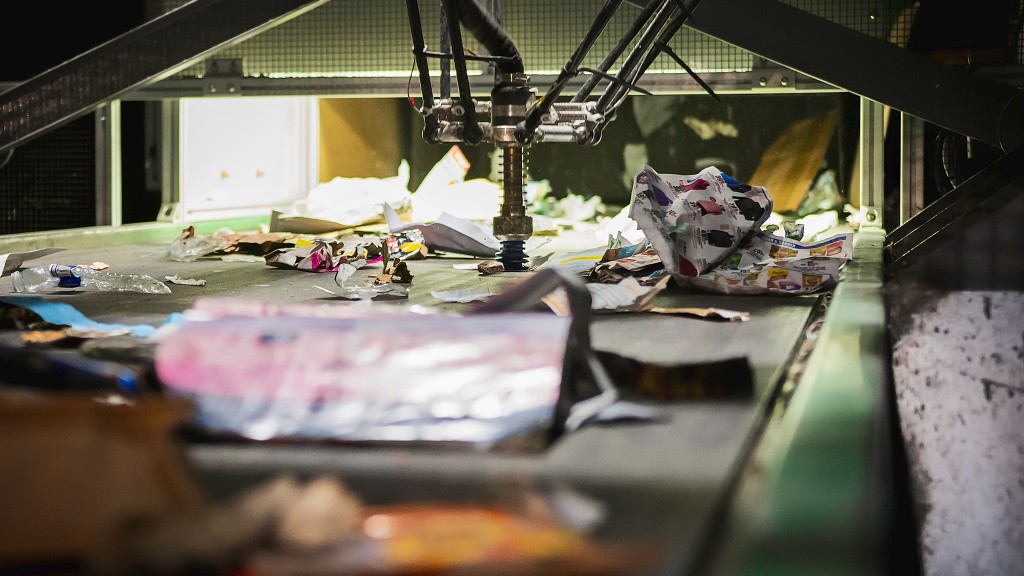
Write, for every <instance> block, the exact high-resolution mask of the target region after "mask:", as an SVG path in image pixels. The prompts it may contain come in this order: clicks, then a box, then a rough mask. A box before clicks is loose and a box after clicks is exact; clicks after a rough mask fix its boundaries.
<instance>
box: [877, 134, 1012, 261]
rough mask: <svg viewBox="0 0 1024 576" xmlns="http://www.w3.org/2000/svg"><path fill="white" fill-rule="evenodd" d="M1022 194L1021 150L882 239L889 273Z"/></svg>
mask: <svg viewBox="0 0 1024 576" xmlns="http://www.w3.org/2000/svg"><path fill="white" fill-rule="evenodd" d="M1022 194H1024V146H1019V147H1017V148H1016V149H1015V150H1013V151H1011V152H1010V153H1008V154H1006V155H1005V156H1003V157H1002V158H999V159H998V160H996V161H994V162H992V163H991V164H989V165H988V166H986V167H985V168H984V169H982V170H981V171H980V172H978V173H977V174H975V175H974V176H971V177H970V178H968V179H967V180H966V181H964V183H963V184H961V185H959V186H957V187H956V188H954V189H953V190H951V191H950V192H948V193H947V194H945V195H944V196H942V197H941V198H939V199H937V200H936V201H934V202H932V203H931V204H929V205H928V206H925V207H924V209H922V210H921V211H920V212H918V213H917V214H915V215H914V216H913V217H912V218H910V219H909V220H907V222H906V223H904V224H903V225H901V226H899V227H897V228H896V229H895V230H893V231H892V232H890V233H889V234H888V236H886V238H885V256H886V263H887V265H888V268H889V270H890V271H891V272H892V273H897V272H899V271H901V270H903V269H905V268H909V267H910V266H912V265H913V264H914V263H916V262H919V261H921V260H922V259H924V258H925V257H927V256H928V255H929V254H931V253H932V252H934V251H935V249H937V248H939V247H941V246H942V244H943V242H944V241H946V240H949V239H950V238H952V237H954V236H956V235H958V234H961V233H962V232H963V231H964V230H965V229H967V228H968V227H969V226H970V225H971V224H972V223H974V222H977V221H979V220H981V219H983V218H986V217H989V216H990V215H991V212H993V211H997V210H1000V207H1001V206H1003V205H1005V204H1007V203H1009V202H1012V201H1015V200H1017V199H1019V198H1020V197H1021V195H1022Z"/></svg>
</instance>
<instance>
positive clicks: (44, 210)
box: [0, 115, 96, 234]
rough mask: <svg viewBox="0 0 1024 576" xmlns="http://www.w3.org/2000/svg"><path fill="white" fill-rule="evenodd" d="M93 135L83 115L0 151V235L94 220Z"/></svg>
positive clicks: (91, 124) (89, 223)
mask: <svg viewBox="0 0 1024 576" xmlns="http://www.w3.org/2000/svg"><path fill="white" fill-rule="evenodd" d="M95 138H96V127H95V118H94V116H92V115H88V116H85V117H83V118H81V119H78V120H75V121H73V122H71V123H69V124H67V125H65V126H62V127H60V128H58V129H56V130H54V131H52V132H50V133H47V134H45V135H43V136H40V137H38V138H34V139H32V140H30V141H28V142H27V143H25V144H23V145H21V146H18V147H17V148H16V149H11V153H10V154H8V153H6V152H5V153H3V154H0V164H4V166H3V168H0V234H13V233H19V232H37V231H43V230H59V229H65V228H79V227H83V226H92V225H94V224H96V144H95ZM5 162H6V163H5Z"/></svg>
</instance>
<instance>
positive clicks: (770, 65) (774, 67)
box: [750, 56, 796, 91]
mask: <svg viewBox="0 0 1024 576" xmlns="http://www.w3.org/2000/svg"><path fill="white" fill-rule="evenodd" d="M750 88H751V90H754V91H759V90H771V91H780V90H796V72H795V71H793V70H790V69H789V68H786V67H785V66H781V65H779V64H777V63H775V62H772V61H771V60H769V59H767V58H762V57H760V56H754V62H753V66H752V67H751V69H750Z"/></svg>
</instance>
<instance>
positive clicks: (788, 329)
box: [0, 234, 817, 573]
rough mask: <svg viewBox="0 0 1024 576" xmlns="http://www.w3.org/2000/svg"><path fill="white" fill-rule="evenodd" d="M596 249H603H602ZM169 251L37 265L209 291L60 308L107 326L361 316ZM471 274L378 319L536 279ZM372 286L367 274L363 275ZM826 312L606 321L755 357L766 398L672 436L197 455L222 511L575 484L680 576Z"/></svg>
mask: <svg viewBox="0 0 1024 576" xmlns="http://www.w3.org/2000/svg"><path fill="white" fill-rule="evenodd" d="M587 236H589V238H590V240H591V241H593V240H592V239H593V236H592V235H589V234H588V235H587ZM573 242H576V244H573ZM580 242H582V243H580ZM586 242H587V238H585V237H583V238H582V240H581V237H576V238H572V239H570V238H557V239H556V241H555V242H552V244H550V245H549V246H555V248H552V250H559V251H563V250H564V251H570V250H574V249H581V248H588V247H592V245H585V243H586ZM164 246H165V244H164V243H141V244H127V245H110V246H106V247H99V248H89V249H80V250H66V251H63V252H59V253H56V254H53V255H51V256H48V257H45V258H42V259H39V260H37V261H33V262H32V264H34V265H39V264H46V263H51V262H59V263H90V262H95V261H102V262H105V263H107V264H109V265H110V266H111V269H112V270H120V271H133V272H139V273H145V274H150V275H153V276H155V277H158V278H163V277H164V276H168V275H173V274H177V275H180V276H181V277H185V278H202V279H205V280H207V285H206V286H204V287H193V286H178V285H172V286H171V290H172V294H170V295H146V294H133V293H129V294H109V293H108V294H103V293H78V294H70V295H61V296H49V298H53V299H55V300H59V301H61V302H66V303H68V304H71V305H73V306H74V307H76V308H77V309H78V310H80V311H81V312H83V313H84V314H86V315H87V316H89V317H91V318H93V319H95V320H98V321H103V322H119V323H150V324H153V325H159V324H160V323H162V322H163V321H164V320H165V319H166V318H167V316H168V315H169V314H171V313H172V312H179V311H183V310H185V309H187V308H188V307H189V306H190V305H191V303H192V302H193V301H194V300H195V299H196V298H197V297H199V296H214V297H239V298H251V299H257V300H265V301H274V302H324V303H331V302H333V303H335V304H336V305H339V306H345V305H350V303H349V302H348V301H345V300H341V299H338V298H335V297H332V296H330V295H328V294H326V293H324V292H323V291H321V290H318V289H316V288H314V286H322V287H325V288H335V287H336V286H335V285H334V279H333V275H332V274H316V273H309V272H300V271H294V270H284V269H276V268H271V267H268V266H266V265H263V264H260V263H239V262H224V261H221V260H201V261H197V262H192V263H180V262H173V261H168V260H165V259H162V257H161V256H162V254H163V250H164ZM467 261H472V260H470V259H463V258H458V259H456V258H430V259H427V260H420V261H413V262H410V263H409V266H410V270H411V272H412V274H413V275H414V278H413V282H412V285H411V295H410V298H409V300H408V302H401V301H399V302H395V301H391V302H381V303H379V305H381V306H394V305H408V304H421V305H428V306H438V307H441V308H443V309H445V310H448V311H458V310H465V309H466V308H465V307H466V306H467V305H465V304H443V303H440V302H439V301H438V300H437V299H435V298H434V297H432V296H431V295H430V292H431V291H432V290H443V289H454V288H466V287H471V286H487V287H488V288H490V289H491V290H492V291H494V292H498V291H500V290H501V289H502V287H503V286H505V285H507V284H509V283H510V282H516V281H518V280H521V279H522V278H523V277H524V275H525V274H529V273H520V274H510V273H507V274H501V275H495V276H479V275H478V274H477V273H476V272H475V271H472V270H470V271H465V270H456V269H453V268H452V264H453V263H454V262H467ZM372 273H374V272H371V271H369V270H364V271H360V272H359V273H358V274H367V275H369V274H372ZM11 291H12V284H11V280H10V278H9V277H8V278H2V279H0V293H10V292H11ZM816 302H817V298H816V297H813V296H810V297H782V296H724V295H715V294H705V293H693V292H690V291H685V290H682V289H679V288H674V287H671V285H670V288H669V289H667V290H665V291H664V292H662V293H661V294H660V295H659V296H658V297H657V300H656V304H657V305H660V306H701V307H704V306H716V307H721V308H728V309H734V310H744V311H747V312H749V313H750V315H751V320H750V321H749V322H742V323H740V322H731V323H726V322H709V321H704V320H699V319H694V318H685V317H679V316H664V315H657V314H604V315H597V316H596V317H595V318H594V319H593V321H592V329H591V333H592V339H593V346H594V347H595V348H596V349H598V350H614V351H617V352H619V353H623V354H627V355H631V356H635V357H638V358H641V359H643V360H648V361H660V362H687V363H688V362H702V361H708V360H714V359H724V358H733V357H736V356H745V357H747V358H748V360H749V362H750V364H751V366H752V368H753V372H754V377H755V387H754V390H755V393H754V395H753V397H751V398H749V399H741V400H737V399H732V400H721V399H719V400H704V401H687V402H680V403H677V404H674V405H671V406H666V408H667V409H668V410H667V413H668V415H669V418H668V419H667V421H664V422H657V423H617V424H607V425H592V426H587V427H584V428H583V429H582V430H579V431H577V432H574V433H571V434H569V435H567V436H563V437H562V438H560V439H559V440H558V441H557V442H556V443H555V444H554V445H552V446H551V447H550V448H549V449H547V450H546V451H544V452H543V453H540V454H504V453H503V454H497V453H494V454H492V453H466V452H453V451H435V450H423V449H421V450H411V449H401V450H386V449H368V448H352V447H340V446H328V445H310V446H283V445H255V444H252V445H238V444H216V443H197V444H196V445H193V446H192V447H191V448H190V455H191V457H192V461H193V462H194V464H195V465H196V468H197V472H198V473H199V474H200V477H201V478H202V479H203V483H204V485H205V486H206V487H207V488H208V490H209V491H210V493H211V496H213V497H220V496H226V495H228V494H230V493H233V492H237V491H238V490H240V489H241V488H243V487H245V486H248V485H251V484H253V483H255V482H257V481H259V480H261V479H265V478H267V477H269V476H272V475H275V474H278V473H283V472H292V473H305V474H314V473H336V474H338V475H340V476H341V477H342V478H343V479H345V481H346V482H347V483H349V484H350V485H351V486H352V487H353V488H355V489H356V491H357V492H359V493H360V494H361V496H362V497H364V498H365V499H366V500H367V501H369V502H374V501H379V502H384V501H395V500H405V499H410V498H411V499H417V498H424V497H432V496H448V497H451V496H453V495H456V496H466V495H470V494H474V493H480V492H482V491H486V490H488V489H492V488H493V486H494V485H495V483H496V482H501V481H507V480H508V479H510V478H513V479H521V480H528V481H543V480H563V481H567V482H569V483H570V484H571V485H573V486H574V487H576V488H578V489H581V490H583V491H585V492H588V493H590V494H592V495H594V496H596V497H597V498H599V499H601V500H602V501H604V502H605V503H606V504H607V505H608V506H609V509H610V512H611V516H610V522H609V523H608V528H607V530H609V531H610V533H611V534H610V536H616V535H618V536H623V537H626V536H629V537H638V536H640V537H643V538H645V539H650V540H651V541H656V540H658V539H668V541H669V543H670V545H669V546H668V547H667V549H668V550H670V552H669V558H668V559H667V560H666V562H665V564H664V569H665V570H666V573H677V572H678V571H679V569H680V568H681V567H684V566H686V565H688V564H689V563H690V562H691V561H692V560H693V558H694V556H695V554H696V552H697V550H698V548H699V547H700V546H701V543H702V537H703V536H704V535H705V534H706V533H707V531H708V530H710V527H711V525H712V524H713V523H714V522H715V520H716V514H718V508H717V506H718V505H719V504H721V502H722V498H723V497H724V495H725V492H726V490H727V489H728V487H729V486H731V484H732V481H733V479H734V477H735V475H736V474H737V472H738V470H739V467H740V466H742V464H743V462H744V459H745V455H746V453H747V451H748V449H749V447H750V446H751V444H752V442H753V441H754V440H755V439H756V438H755V436H756V433H757V431H758V430H759V429H760V425H761V423H762V422H763V419H764V415H765V414H766V411H767V404H768V399H769V398H770V397H771V394H772V391H773V389H774V387H775V385H776V383H777V382H778V381H779V380H780V378H781V377H782V375H783V373H784V371H785V369H786V365H787V362H788V360H789V358H790V355H791V353H792V351H793V349H794V346H795V344H796V343H797V342H798V341H799V340H800V338H801V335H802V333H803V331H804V328H805V324H806V323H807V321H808V318H809V315H810V314H811V313H812V311H813V310H814V308H815V303H816ZM375 305H377V304H375Z"/></svg>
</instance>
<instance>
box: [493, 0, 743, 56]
mask: <svg viewBox="0 0 1024 576" xmlns="http://www.w3.org/2000/svg"><path fill="white" fill-rule="evenodd" d="M603 4H604V1H603V0H574V1H571V2H550V1H548V0H506V2H505V4H504V7H503V24H504V26H505V29H506V30H507V31H508V33H509V36H511V37H512V38H513V39H514V40H515V42H516V44H517V46H518V47H519V50H520V52H522V54H523V59H524V61H525V63H526V67H527V71H528V72H529V73H533V74H540V73H549V74H556V73H558V71H559V70H561V68H562V66H564V65H565V63H566V60H568V58H569V56H570V55H571V54H572V53H573V51H574V50H575V49H576V46H577V45H578V44H579V42H580V40H582V39H583V37H584V36H585V35H586V33H587V30H588V29H589V28H590V25H591V23H592V22H593V20H594V17H595V16H597V14H598V12H599V11H600V10H601V7H602V5H603ZM640 12H641V9H640V8H639V7H638V6H636V5H633V4H631V3H628V2H626V3H623V5H622V7H621V8H620V9H619V10H618V11H617V12H616V13H615V16H614V17H613V18H612V21H611V22H609V24H608V26H607V28H605V30H604V32H603V33H602V34H601V37H600V38H599V39H598V41H597V43H596V44H595V45H594V47H593V49H591V51H590V53H589V56H588V58H587V59H586V60H584V63H583V65H584V66H585V67H591V68H596V67H597V66H598V64H600V63H601V60H602V59H603V58H604V57H605V56H606V55H607V54H608V53H609V52H610V51H611V50H612V48H613V47H614V46H615V44H616V43H617V42H618V41H619V39H620V38H622V37H623V35H624V34H625V33H626V31H627V30H628V29H629V27H630V25H631V24H632V23H633V21H634V20H635V19H636V18H637V16H638V15H640ZM670 44H671V46H672V48H673V49H674V50H675V51H676V53H678V54H679V55H680V56H681V57H682V58H683V59H684V60H685V61H686V63H687V64H688V65H689V66H690V67H691V68H693V69H694V70H695V71H697V72H741V71H747V70H750V68H751V57H750V53H749V52H747V51H745V50H742V49H740V48H736V47H735V46H731V45H729V44H726V43H724V42H721V41H719V40H716V39H714V38H712V37H710V36H707V35H706V34H702V33H700V32H697V31H694V30H691V29H689V28H683V29H681V30H679V32H678V33H676V35H675V36H674V37H673V39H672V42H671V43H670ZM627 54H628V51H627ZM624 58H625V56H623V57H621V58H620V59H619V62H620V63H621V61H622V60H623V59H624ZM613 70H614V68H613ZM648 70H649V72H655V73H657V72H665V71H670V72H683V70H682V69H680V67H679V65H678V64H676V63H675V62H673V61H672V60H671V59H669V58H668V57H667V56H666V57H662V58H659V59H658V60H656V61H655V62H654V63H653V64H652V65H651V67H650V68H649V69H648Z"/></svg>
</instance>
